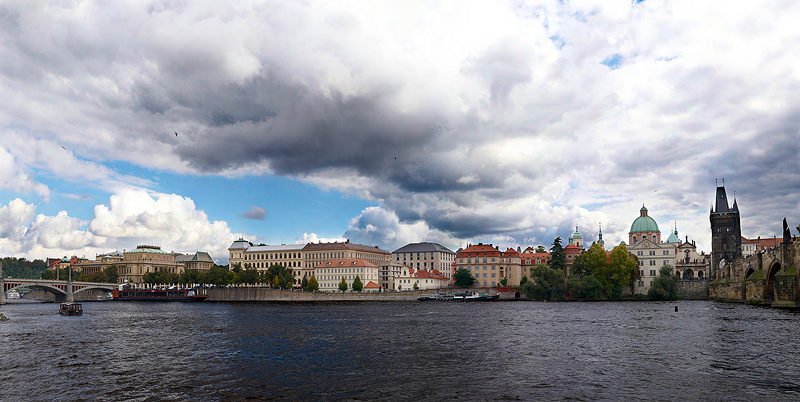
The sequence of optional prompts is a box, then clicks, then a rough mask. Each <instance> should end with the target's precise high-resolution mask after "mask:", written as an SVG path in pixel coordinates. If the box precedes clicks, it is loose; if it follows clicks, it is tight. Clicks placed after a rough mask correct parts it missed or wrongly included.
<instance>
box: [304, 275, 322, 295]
mask: <svg viewBox="0 0 800 402" xmlns="http://www.w3.org/2000/svg"><path fill="white" fill-rule="evenodd" d="M305 289H306V290H309V291H314V290H319V282H317V277H315V276H314V275H311V279H309V280H308V286H306V287H305Z"/></svg>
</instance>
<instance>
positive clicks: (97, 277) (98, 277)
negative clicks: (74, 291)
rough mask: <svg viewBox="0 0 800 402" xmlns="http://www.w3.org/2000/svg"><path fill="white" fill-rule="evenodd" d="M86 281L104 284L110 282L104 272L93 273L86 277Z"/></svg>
mask: <svg viewBox="0 0 800 402" xmlns="http://www.w3.org/2000/svg"><path fill="white" fill-rule="evenodd" d="M86 280H88V281H89V282H103V283H108V282H109V280H108V275H106V273H105V272H103V271H95V272H92V273H91V274H89V275H88V276H87V277H86Z"/></svg>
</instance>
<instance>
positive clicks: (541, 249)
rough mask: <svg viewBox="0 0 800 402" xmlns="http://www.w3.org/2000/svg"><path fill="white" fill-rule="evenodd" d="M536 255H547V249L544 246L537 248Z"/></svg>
mask: <svg viewBox="0 0 800 402" xmlns="http://www.w3.org/2000/svg"><path fill="white" fill-rule="evenodd" d="M535 252H536V253H546V252H547V249H546V248H544V246H536V251H535Z"/></svg>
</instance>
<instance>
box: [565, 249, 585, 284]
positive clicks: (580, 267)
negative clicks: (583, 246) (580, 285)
mask: <svg viewBox="0 0 800 402" xmlns="http://www.w3.org/2000/svg"><path fill="white" fill-rule="evenodd" d="M584 254H585V253H584ZM584 275H586V264H584V261H583V254H580V255H577V256H575V259H574V260H572V267H570V268H569V277H570V278H580V277H582V276H584Z"/></svg>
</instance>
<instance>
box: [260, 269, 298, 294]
mask: <svg viewBox="0 0 800 402" xmlns="http://www.w3.org/2000/svg"><path fill="white" fill-rule="evenodd" d="M262 280H263V281H264V282H266V283H269V284H272V286H275V287H279V288H282V289H285V288H291V287H292V285H294V274H293V273H292V270H291V269H289V268H287V267H284V266H283V265H280V264H273V265H272V266H270V267H269V268H268V269H267V270H266V271H265V272H264V274H263V278H262Z"/></svg>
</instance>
